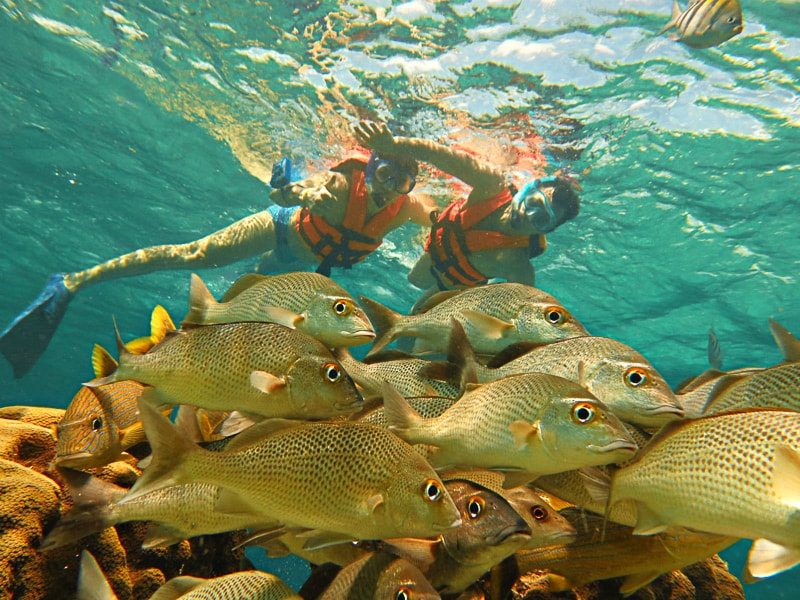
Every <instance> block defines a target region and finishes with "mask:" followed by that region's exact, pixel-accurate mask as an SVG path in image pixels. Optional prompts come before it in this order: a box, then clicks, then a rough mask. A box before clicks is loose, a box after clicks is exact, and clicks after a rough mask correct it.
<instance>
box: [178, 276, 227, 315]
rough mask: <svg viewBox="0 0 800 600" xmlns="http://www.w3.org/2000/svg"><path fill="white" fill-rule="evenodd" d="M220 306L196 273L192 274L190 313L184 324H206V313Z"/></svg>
mask: <svg viewBox="0 0 800 600" xmlns="http://www.w3.org/2000/svg"><path fill="white" fill-rule="evenodd" d="M217 304H219V303H218V302H217V300H216V298H214V296H213V294H212V293H211V291H210V290H209V289H208V286H207V285H206V284H205V283H204V282H203V280H202V279H200V276H199V275H197V274H196V273H192V279H191V282H190V283H189V312H188V313H186V316H185V317H184V318H183V322H184V323H190V324H193V325H201V324H202V323H204V322H205V317H206V311H207V310H208V309H209V307H211V306H216V305H217Z"/></svg>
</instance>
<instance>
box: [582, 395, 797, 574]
mask: <svg viewBox="0 0 800 600" xmlns="http://www.w3.org/2000/svg"><path fill="white" fill-rule="evenodd" d="M601 491H602V485H598V486H597V488H596V489H595V495H598V494H599V493H600V492H601ZM620 501H633V502H634V503H635V504H636V511H637V521H636V529H635V532H636V533H638V534H645V535H646V534H653V533H659V532H661V531H664V530H665V529H666V528H668V527H669V526H673V525H674V526H681V527H688V528H691V529H695V530H698V531H705V532H709V533H716V534H719V535H725V536H732V537H741V538H750V539H754V540H755V542H754V543H753V546H752V547H751V549H750V554H749V556H748V569H749V573H750V574H751V575H752V576H753V577H768V576H770V575H774V574H775V573H779V572H781V571H784V570H786V569H788V568H790V567H792V566H793V565H795V564H796V563H797V562H800V413H796V412H790V411H778V410H764V411H757V410H750V411H744V412H737V413H726V414H721V415H715V416H712V417H704V418H700V419H696V420H692V421H684V422H676V423H670V424H669V425H666V426H665V427H664V428H662V429H661V431H659V433H658V434H656V436H654V437H653V439H652V440H651V441H650V443H649V444H647V446H645V448H643V449H642V451H641V452H639V454H638V456H637V457H636V458H635V459H634V460H633V461H631V462H630V463H629V464H628V465H626V466H624V467H622V468H620V469H619V470H618V471H616V472H615V473H614V474H613V476H612V478H611V482H610V496H609V504H610V505H611V506H613V505H614V504H616V503H618V502H620Z"/></svg>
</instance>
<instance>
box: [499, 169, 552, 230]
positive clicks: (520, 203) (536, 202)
mask: <svg viewBox="0 0 800 600" xmlns="http://www.w3.org/2000/svg"><path fill="white" fill-rule="evenodd" d="M555 182H556V177H543V178H541V179H534V180H533V181H530V182H528V183H526V184H525V185H524V186H523V188H522V189H521V190H520V191H518V192H517V193H516V194H515V195H514V199H513V200H512V201H511V207H512V213H511V222H512V224H513V225H514V226H519V225H520V224H521V222H520V221H521V220H522V219H523V215H524V220H525V221H527V222H528V223H530V224H531V225H533V226H534V227H535V228H536V230H537V231H539V232H540V233H550V232H551V231H553V230H554V229H555V228H556V227H558V219H557V218H556V213H555V211H554V210H553V203H552V202H551V200H550V198H548V197H547V194H545V193H544V192H543V191H542V189H541V186H542V185H543V184H544V185H548V184H549V185H552V184H554V183H555Z"/></svg>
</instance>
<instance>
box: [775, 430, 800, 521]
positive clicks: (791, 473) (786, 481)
mask: <svg viewBox="0 0 800 600" xmlns="http://www.w3.org/2000/svg"><path fill="white" fill-rule="evenodd" d="M772 490H773V491H774V492H775V495H776V496H777V497H778V498H779V499H780V500H781V501H782V502H783V503H784V504H788V505H789V506H792V507H794V508H800V453H799V452H797V450H795V449H794V448H792V447H791V446H787V445H786V444H778V445H777V446H776V447H775V465H774V468H773V471H772Z"/></svg>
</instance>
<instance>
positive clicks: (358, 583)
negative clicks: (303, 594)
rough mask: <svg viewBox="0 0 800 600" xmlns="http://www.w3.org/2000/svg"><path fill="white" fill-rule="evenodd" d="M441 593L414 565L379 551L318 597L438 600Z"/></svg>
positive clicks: (341, 573)
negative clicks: (437, 591)
mask: <svg viewBox="0 0 800 600" xmlns="http://www.w3.org/2000/svg"><path fill="white" fill-rule="evenodd" d="M439 597H440V596H439V594H438V593H436V590H435V589H433V587H432V586H431V584H430V583H429V582H428V580H427V579H425V576H424V575H423V574H422V573H421V572H420V570H419V569H418V568H417V567H415V566H414V565H413V564H411V563H410V562H408V561H407V560H405V559H403V558H398V557H396V556H392V555H391V554H387V553H385V552H379V553H374V554H369V555H368V556H365V557H363V558H360V559H358V560H357V561H355V562H354V563H352V564H349V565H347V566H346V567H344V568H343V569H342V570H341V571H339V573H338V575H336V577H335V578H334V580H333V581H332V582H331V583H330V585H329V586H328V587H327V588H326V589H325V591H324V592H323V593H322V594H320V596H319V597H318V600H438V599H439Z"/></svg>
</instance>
